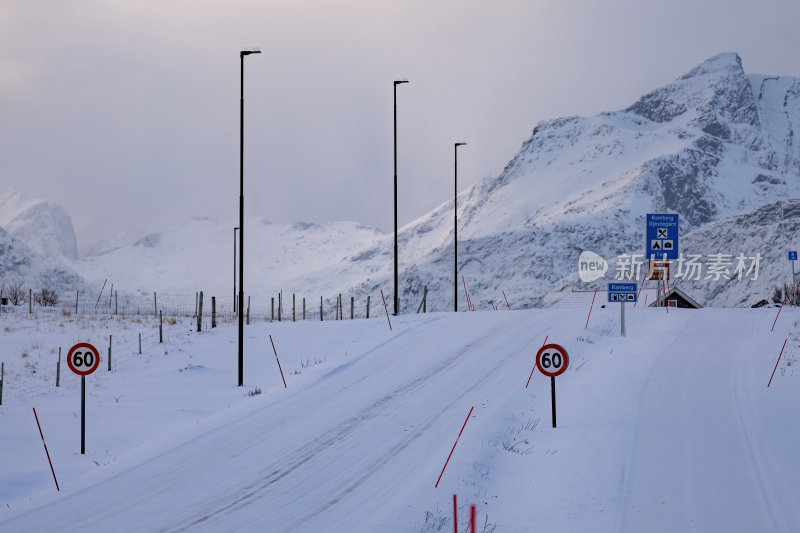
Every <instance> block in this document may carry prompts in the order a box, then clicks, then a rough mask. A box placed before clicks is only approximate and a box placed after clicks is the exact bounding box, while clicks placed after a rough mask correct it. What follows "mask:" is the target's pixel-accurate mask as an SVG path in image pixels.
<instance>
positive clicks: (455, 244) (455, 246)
mask: <svg viewBox="0 0 800 533" xmlns="http://www.w3.org/2000/svg"><path fill="white" fill-rule="evenodd" d="M466 144H467V143H455V146H454V147H453V152H454V154H455V161H454V167H453V168H454V171H455V180H454V183H455V190H454V193H453V311H455V312H456V313H457V312H458V147H459V146H464V145H466Z"/></svg>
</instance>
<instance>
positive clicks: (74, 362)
mask: <svg viewBox="0 0 800 533" xmlns="http://www.w3.org/2000/svg"><path fill="white" fill-rule="evenodd" d="M67 366H69V369H70V370H72V371H73V372H74V373H76V374H78V375H79V376H80V377H81V455H84V454H86V376H88V375H89V374H91V373H92V372H94V371H95V370H97V367H98V366H100V352H98V351H97V348H95V347H94V346H92V345H91V344H89V343H88V342H79V343H78V344H76V345H75V346H73V347H72V348H70V349H69V353H68V354H67Z"/></svg>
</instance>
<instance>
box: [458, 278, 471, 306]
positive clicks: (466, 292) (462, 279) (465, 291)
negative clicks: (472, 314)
mask: <svg viewBox="0 0 800 533" xmlns="http://www.w3.org/2000/svg"><path fill="white" fill-rule="evenodd" d="M461 283H463V284H464V296H466V298H467V309H469V310H470V311H472V310H473V308H472V300H470V298H469V292H468V291H467V282H466V280H465V279H464V275H463V274H462V275H461Z"/></svg>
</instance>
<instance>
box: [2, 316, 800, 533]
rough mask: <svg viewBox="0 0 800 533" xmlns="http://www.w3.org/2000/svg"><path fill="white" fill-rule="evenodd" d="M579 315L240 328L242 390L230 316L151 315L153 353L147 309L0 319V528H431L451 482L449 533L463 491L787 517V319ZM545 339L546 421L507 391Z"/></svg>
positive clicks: (593, 512)
mask: <svg viewBox="0 0 800 533" xmlns="http://www.w3.org/2000/svg"><path fill="white" fill-rule="evenodd" d="M602 304H603V302H600V301H598V302H595V304H594V309H593V311H592V315H591V319H590V320H589V324H588V328H585V327H584V324H585V322H586V313H587V312H588V309H587V308H585V307H583V306H581V307H564V308H553V309H546V310H526V311H498V312H491V311H486V312H474V313H458V314H454V313H433V314H421V315H405V316H401V317H392V326H393V330H392V331H390V330H389V327H388V325H387V321H386V316H385V315H384V314H380V315H377V317H376V318H373V319H369V320H363V319H362V320H352V321H350V320H344V321H325V322H319V321H307V322H298V323H291V322H286V321H284V322H281V323H277V322H266V321H263V320H258V321H254V322H252V323H251V324H250V325H249V326H246V330H245V386H244V387H237V386H236V383H237V348H236V338H237V330H236V324H235V322H234V321H233V320H231V318H230V317H226V318H225V319H223V320H221V321H220V324H219V326H218V327H217V328H216V329H212V330H205V331H203V332H202V333H197V332H196V331H195V329H196V321H195V320H193V319H192V318H191V317H168V318H166V319H165V329H164V343H163V344H160V343H159V342H158V340H159V339H158V322H157V319H154V318H153V317H152V316H137V315H128V316H117V317H114V316H103V315H91V316H75V315H73V314H66V313H64V312H59V313H57V314H51V315H46V314H42V313H39V314H35V315H28V314H27V313H25V312H22V311H21V310H20V312H16V313H3V314H2V315H0V339H2V343H1V344H0V346H1V347H0V361H3V362H4V363H5V383H4V385H3V398H2V400H3V405H2V406H0V428H2V433H1V434H2V438H0V465H2V466H1V467H0V531H3V532H4V533H5V532H23V531H24V532H30V531H55V530H58V531H269V532H283V531H291V532H296V531H314V532H319V531H326V532H327V531H331V532H351V531H352V532H362V531H363V532H382V531H408V532H428V531H452V530H453V526H452V514H453V511H452V506H453V503H452V502H453V494H457V496H458V505H459V530H461V531H464V530H466V527H467V515H468V511H469V506H470V504H475V505H476V506H477V513H478V520H477V522H478V528H477V531H486V532H488V531H496V532H498V533H499V532H528V531H559V532H566V531H592V532H605V531H630V532H643V531H648V532H652V531H665V532H666V531H670V532H672V531H759V532H760V531H787V532H788V531H798V530H800V506H798V505H797V503H796V495H795V494H794V492H795V490H796V488H797V486H798V485H797V484H798V481H800V460H799V459H798V453H800V452H798V450H800V427H799V426H798V424H797V422H796V411H797V408H798V405H800V368H798V367H800V362H799V361H798V357H797V354H798V350H799V349H800V336H798V330H800V311H797V310H795V309H789V308H786V309H783V311H782V313H781V315H780V317H779V319H778V321H777V325H776V326H775V331H774V332H771V331H770V328H771V326H772V323H773V321H774V319H775V315H776V312H777V309H771V308H769V309H728V310H722V309H703V310H697V311H694V310H678V309H670V310H669V313H667V312H666V310H665V309H663V308H660V309H653V308H648V309H642V308H641V307H637V308H632V306H630V305H629V306H628V308H627V309H626V311H627V313H626V315H627V330H628V336H627V337H624V338H623V337H621V336H620V332H619V322H618V321H619V310H618V308H617V307H616V305H613V306H612V305H606V307H605V308H603V307H601V305H602ZM378 310H379V311H380V312H381V313H382V312H383V310H382V309H378ZM139 333H141V334H142V354H141V355H139V349H138V334H139ZM109 334H111V335H112V336H113V340H112V370H111V371H110V372H109V371H108V368H107V359H106V353H107V349H108V335H109ZM269 335H272V337H273V339H274V341H275V346H276V348H277V351H278V356H279V357H280V363H281V365H282V368H283V372H284V373H285V376H286V383H287V388H284V386H283V382H282V380H281V376H280V373H279V371H278V365H277V363H276V360H275V355H274V354H273V352H272V346H271V345H270V341H269ZM545 337H547V339H548V342H556V343H559V344H561V345H562V346H564V347H565V348H566V349H567V350H568V351H569V354H570V358H571V361H570V368H569V369H568V371H567V372H566V373H565V374H563V375H562V376H560V377H558V378H556V384H557V406H558V427H557V428H552V427H551V419H550V380H549V379H548V378H545V377H544V376H542V375H541V374H540V373H538V371H537V372H535V373H534V374H533V378H532V379H531V382H530V386H529V387H528V388H527V389H526V387H525V384H526V382H527V380H528V377H529V375H530V372H531V369H532V367H533V362H534V356H535V354H536V351H537V350H538V348H539V347H540V346H541V345H542V343H543V342H544V340H545ZM787 338H788V342H787V343H786V348H785V350H784V353H783V356H782V358H781V360H780V364H779V365H778V367H777V371H776V372H775V375H774V379H773V380H772V383H771V386H770V387H769V388H767V383H768V381H769V379H770V376H771V374H772V372H773V368H774V366H775V363H776V360H777V359H778V354H779V351H780V349H781V346H782V345H783V343H784V340H785V339H787ZM84 341H88V342H92V343H93V344H94V345H95V346H97V348H98V349H99V350H100V353H101V355H102V361H101V364H100V368H99V369H98V370H97V371H96V372H95V373H94V374H92V375H91V376H89V377H87V378H86V383H87V399H86V410H87V422H86V448H87V449H86V454H85V455H81V454H80V378H78V377H77V376H75V375H73V374H72V373H71V372H70V371H69V370H68V369H67V368H66V364H65V363H63V362H62V368H61V386H60V387H59V388H56V386H55V378H56V360H57V358H58V347H59V346H60V347H61V348H62V361H63V360H64V359H65V358H66V351H67V350H68V349H69V347H70V346H71V345H72V344H74V343H76V342H84ZM259 391H260V393H259ZM32 407H35V408H36V411H37V413H38V416H39V420H40V422H41V424H42V429H43V431H44V436H45V439H46V442H47V447H48V450H49V452H50V456H51V457H52V461H53V466H54V468H55V473H56V475H57V476H58V482H59V484H60V485H61V491H60V492H57V491H56V489H55V484H54V482H53V478H52V475H51V473H50V469H49V466H48V464H47V458H46V456H45V452H44V449H43V447H42V442H41V439H40V437H39V432H38V429H37V427H36V422H35V419H34V415H33V410H32V409H31V408H32ZM472 407H474V410H473V411H472V415H471V417H470V418H469V420H468V422H467V424H466V427H465V428H464V431H463V434H462V435H461V437H460V439H459V440H458V444H457V446H456V448H455V451H454V452H453V455H452V458H451V459H450V462H449V464H448V466H447V469H446V470H445V472H444V475H443V476H442V478H441V482H440V484H439V487H438V488H434V484H435V483H436V480H437V478H438V477H439V474H440V473H441V471H442V466H443V465H444V462H445V460H446V458H447V457H448V454H449V453H450V451H451V449H452V447H453V443H454V442H455V440H456V437H457V436H458V432H459V430H460V429H461V427H462V425H463V424H464V420H465V418H466V417H467V414H468V413H469V412H470V409H471V408H472Z"/></svg>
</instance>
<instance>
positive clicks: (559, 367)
mask: <svg viewBox="0 0 800 533" xmlns="http://www.w3.org/2000/svg"><path fill="white" fill-rule="evenodd" d="M567 366H569V356H568V355H567V351H566V350H565V349H564V348H562V347H561V346H560V345H558V344H546V345H544V346H542V347H541V349H540V350H539V351H538V352H537V354H536V368H538V369H539V372H541V373H542V374H544V375H545V376H549V377H551V378H554V377H556V376H560V375H561V374H563V373H564V371H566V370H567Z"/></svg>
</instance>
